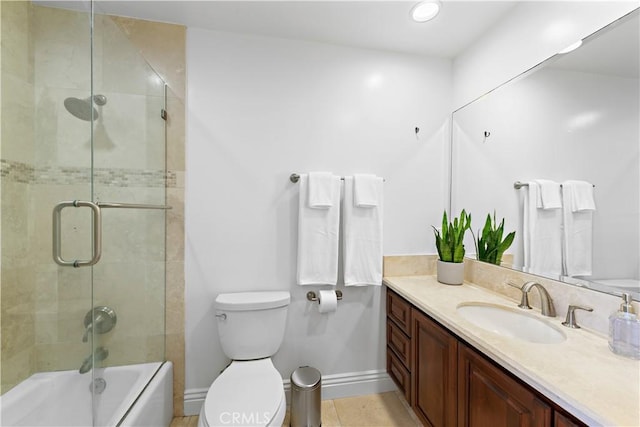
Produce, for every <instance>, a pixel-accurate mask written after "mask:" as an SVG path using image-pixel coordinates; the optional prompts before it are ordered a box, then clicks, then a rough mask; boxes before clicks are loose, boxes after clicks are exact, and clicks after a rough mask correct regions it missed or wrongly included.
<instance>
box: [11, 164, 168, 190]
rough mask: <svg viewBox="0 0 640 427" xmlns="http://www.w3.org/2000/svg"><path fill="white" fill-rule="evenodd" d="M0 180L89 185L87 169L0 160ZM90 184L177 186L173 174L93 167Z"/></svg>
mask: <svg viewBox="0 0 640 427" xmlns="http://www.w3.org/2000/svg"><path fill="white" fill-rule="evenodd" d="M0 177H1V178H2V179H7V180H9V181H13V182H19V183H23V184H54V185H56V184H57V185H70V184H79V183H86V182H89V181H90V179H91V169H90V168H86V167H73V166H53V167H52V166H31V165H29V164H27V163H22V162H15V161H11V160H4V159H0ZM93 182H94V184H98V185H109V186H114V187H167V188H175V187H176V186H177V177H176V172H175V171H166V173H165V171H162V170H146V169H117V168H94V169H93Z"/></svg>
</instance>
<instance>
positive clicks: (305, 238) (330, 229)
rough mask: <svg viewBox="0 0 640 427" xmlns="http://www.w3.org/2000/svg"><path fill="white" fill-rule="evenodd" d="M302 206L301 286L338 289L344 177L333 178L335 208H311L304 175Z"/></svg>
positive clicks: (300, 216)
mask: <svg viewBox="0 0 640 427" xmlns="http://www.w3.org/2000/svg"><path fill="white" fill-rule="evenodd" d="M298 184H299V186H300V201H299V205H298V274H297V282H298V284H299V285H335V284H336V283H337V281H338V232H339V229H340V177H338V176H334V177H333V178H332V184H333V196H332V197H333V199H332V206H331V207H328V208H327V209H313V208H310V207H309V206H308V203H307V200H308V191H309V188H308V176H307V175H306V174H304V175H300V181H299V183H298Z"/></svg>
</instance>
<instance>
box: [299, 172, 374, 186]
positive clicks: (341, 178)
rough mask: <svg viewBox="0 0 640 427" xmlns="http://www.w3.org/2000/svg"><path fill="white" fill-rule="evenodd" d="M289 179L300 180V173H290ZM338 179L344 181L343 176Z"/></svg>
mask: <svg viewBox="0 0 640 427" xmlns="http://www.w3.org/2000/svg"><path fill="white" fill-rule="evenodd" d="M289 181H291V182H293V183H294V184H296V183H297V182H298V181H300V175H299V174H297V173H292V174H291V175H289ZM340 181H344V176H341V177H340ZM385 181H386V179H382V182H385Z"/></svg>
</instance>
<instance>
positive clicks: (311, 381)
mask: <svg viewBox="0 0 640 427" xmlns="http://www.w3.org/2000/svg"><path fill="white" fill-rule="evenodd" d="M319 383H320V371H318V370H317V369H316V368H312V367H311V366H301V367H299V368H298V369H296V370H295V371H293V374H291V384H293V385H295V386H297V387H298V388H313V387H315V386H317V385H318V384H319Z"/></svg>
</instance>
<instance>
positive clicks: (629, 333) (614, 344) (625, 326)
mask: <svg viewBox="0 0 640 427" xmlns="http://www.w3.org/2000/svg"><path fill="white" fill-rule="evenodd" d="M632 301H633V299H632V298H631V295H629V294H626V293H625V294H622V304H620V310H619V311H616V312H614V313H613V314H612V315H611V316H609V348H610V349H611V351H613V352H614V353H615V354H619V355H620V356H624V357H630V358H633V359H640V320H638V317H637V316H636V314H635V310H634V309H633V306H632V305H631V302H632Z"/></svg>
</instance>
